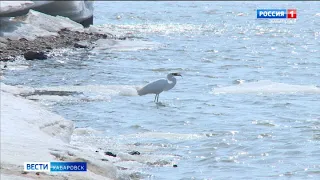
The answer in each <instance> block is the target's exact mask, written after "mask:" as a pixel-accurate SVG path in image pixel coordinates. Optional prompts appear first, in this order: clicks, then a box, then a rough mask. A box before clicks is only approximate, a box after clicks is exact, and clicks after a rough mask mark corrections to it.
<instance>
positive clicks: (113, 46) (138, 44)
mask: <svg viewBox="0 0 320 180" xmlns="http://www.w3.org/2000/svg"><path fill="white" fill-rule="evenodd" d="M96 44H97V46H96V47H95V48H94V50H93V51H94V52H95V51H105V50H108V51H138V50H152V49H157V48H159V47H160V43H156V42H149V41H140V40H136V41H132V40H113V39H99V40H98V41H96Z"/></svg>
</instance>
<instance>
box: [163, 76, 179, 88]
mask: <svg viewBox="0 0 320 180" xmlns="http://www.w3.org/2000/svg"><path fill="white" fill-rule="evenodd" d="M170 81H171V82H170ZM176 83H177V79H176V78H174V77H170V78H168V84H167V86H166V88H165V91H169V90H170V89H172V88H173V87H174V86H175V85H176Z"/></svg>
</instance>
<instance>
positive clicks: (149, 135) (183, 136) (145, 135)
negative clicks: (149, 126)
mask: <svg viewBox="0 0 320 180" xmlns="http://www.w3.org/2000/svg"><path fill="white" fill-rule="evenodd" d="M203 137H206V136H205V135H200V134H179V133H163V132H145V133H140V134H134V135H132V134H131V135H128V136H126V138H158V139H171V140H193V139H200V138H203Z"/></svg>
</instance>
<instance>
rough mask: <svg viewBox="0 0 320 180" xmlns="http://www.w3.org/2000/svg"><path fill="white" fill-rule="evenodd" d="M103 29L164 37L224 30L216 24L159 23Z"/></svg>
mask: <svg viewBox="0 0 320 180" xmlns="http://www.w3.org/2000/svg"><path fill="white" fill-rule="evenodd" d="M98 28H101V29H103V28H104V29H109V30H110V29H111V30H112V31H113V30H116V31H119V32H121V33H122V34H139V33H143V34H153V33H160V34H163V35H168V34H175V35H177V33H178V34H180V33H181V34H182V33H190V32H204V31H215V32H217V33H221V32H222V31H223V29H222V28H221V27H218V26H217V25H215V24H205V25H196V24H181V23H169V24H166V23H158V24H133V25H131V24H123V25H111V24H105V25H103V26H101V27H98Z"/></svg>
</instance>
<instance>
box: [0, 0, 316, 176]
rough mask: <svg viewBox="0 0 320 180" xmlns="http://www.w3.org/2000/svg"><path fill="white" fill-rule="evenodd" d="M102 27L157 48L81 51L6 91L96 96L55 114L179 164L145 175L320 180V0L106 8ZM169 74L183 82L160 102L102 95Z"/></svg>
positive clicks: (22, 77)
mask: <svg viewBox="0 0 320 180" xmlns="http://www.w3.org/2000/svg"><path fill="white" fill-rule="evenodd" d="M259 8H273V9H274V8H279V9H283V8H285V9H287V8H295V9H297V14H298V15H297V16H298V18H297V19H296V21H295V20H283V21H271V20H267V19H263V20H260V19H256V9H259ZM94 22H95V25H96V26H99V27H100V28H103V29H108V30H109V31H110V32H112V31H118V32H120V33H122V34H124V35H132V36H133V37H134V38H133V40H137V41H138V40H139V41H148V42H152V43H155V44H157V45H155V46H154V47H151V48H149V47H148V48H142V49H140V50H135V51H120V50H119V51H117V50H114V51H103V50H99V51H90V50H77V51H76V52H72V54H68V53H67V55H66V56H59V57H55V58H51V59H48V60H45V61H34V62H28V63H29V65H30V67H29V68H28V69H24V70H20V71H7V72H6V74H5V75H6V79H5V80H4V82H5V83H8V84H13V85H17V84H23V85H25V86H31V87H35V88H43V87H53V86H58V87H66V88H67V89H68V88H70V91H72V90H74V89H75V88H76V87H83V88H84V89H86V88H89V89H90V87H91V88H93V89H94V91H90V92H89V93H87V94H79V95H75V97H76V98H79V99H81V100H77V101H57V102H56V103H52V104H49V105H48V107H49V108H50V109H52V110H53V111H54V112H56V113H58V114H60V115H62V116H64V117H65V118H66V119H70V120H73V121H74V122H75V124H76V127H85V128H92V129H95V130H98V131H101V132H103V136H107V137H115V138H117V137H118V138H119V143H123V144H136V145H139V143H140V144H146V145H149V146H151V147H155V149H156V150H155V151H154V152H152V154H153V155H155V156H157V155H159V156H160V155H173V156H174V157H175V158H174V161H175V162H174V163H176V164H177V165H178V167H176V168H174V167H172V166H171V165H164V166H161V165H152V164H151V165H149V166H146V167H144V168H143V169H140V170H141V172H142V173H143V174H144V175H142V176H141V177H140V178H145V179H272V178H276V179H287V178H292V179H304V178H310V179H312V178H314V179H317V178H320V103H319V99H320V93H319V86H320V51H319V50H320V3H319V2H108V1H106V2H103V1H97V2H95V12H94ZM137 46H139V44H138V45H137ZM171 72H180V73H181V74H182V76H183V77H182V78H179V77H178V78H177V79H178V82H177V85H176V86H175V87H174V88H173V89H172V90H170V91H168V92H164V93H161V94H160V98H159V100H160V102H161V103H158V104H155V103H154V102H153V99H154V95H147V96H136V95H134V94H132V93H130V92H131V91H132V89H134V88H131V91H130V92H127V93H126V92H124V93H119V94H112V93H111V94H110V93H109V94H108V93H107V92H106V91H105V90H103V88H104V87H110V86H109V85H115V89H117V88H119V87H122V85H128V86H129V87H134V86H138V85H143V84H146V83H148V82H151V81H152V80H156V79H159V78H165V77H166V75H167V74H168V73H171ZM245 85H250V86H249V88H245V87H244V86H245ZM261 85H263V86H264V87H266V88H260V86H261ZM229 86H230V87H229ZM224 87H229V91H225V92H224V89H223V88H224ZM110 88H111V89H112V87H110ZM290 88H291V89H290ZM230 89H231V91H230ZM100 90H101V92H102V93H95V92H99V91H100ZM116 91H118V90H116ZM119 91H121V90H119ZM296 91H298V92H296ZM84 99H87V100H84ZM120 137H121V138H120ZM97 146H98V144H97Z"/></svg>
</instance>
